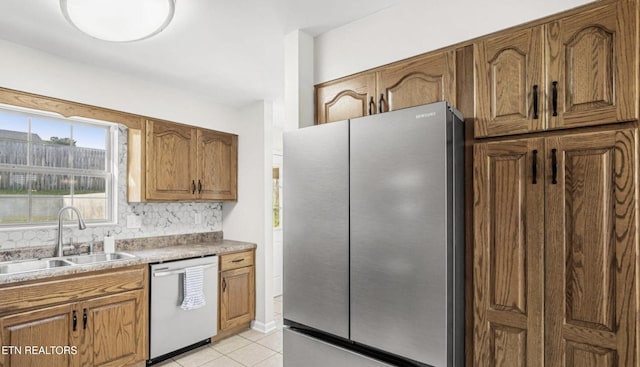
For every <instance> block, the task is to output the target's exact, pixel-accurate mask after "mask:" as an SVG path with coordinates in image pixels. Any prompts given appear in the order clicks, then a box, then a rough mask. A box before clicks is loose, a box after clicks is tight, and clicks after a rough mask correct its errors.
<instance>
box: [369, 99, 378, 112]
mask: <svg viewBox="0 0 640 367" xmlns="http://www.w3.org/2000/svg"><path fill="white" fill-rule="evenodd" d="M375 107H376V103H375V102H374V101H373V97H371V99H370V100H369V115H373V109H374V108H375Z"/></svg>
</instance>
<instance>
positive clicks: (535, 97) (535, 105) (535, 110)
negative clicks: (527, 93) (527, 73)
mask: <svg viewBox="0 0 640 367" xmlns="http://www.w3.org/2000/svg"><path fill="white" fill-rule="evenodd" d="M533 118H534V119H538V86H537V85H534V86H533Z"/></svg>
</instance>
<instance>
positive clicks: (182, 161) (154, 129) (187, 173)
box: [146, 120, 197, 200]
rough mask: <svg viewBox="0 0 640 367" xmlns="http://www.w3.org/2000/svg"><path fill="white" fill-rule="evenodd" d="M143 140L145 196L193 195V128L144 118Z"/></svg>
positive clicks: (172, 197)
mask: <svg viewBox="0 0 640 367" xmlns="http://www.w3.org/2000/svg"><path fill="white" fill-rule="evenodd" d="M146 143H147V144H146V163H147V165H146V168H147V172H146V181H147V192H146V197H147V199H149V200H189V199H194V180H195V179H196V176H195V174H194V173H195V171H196V150H197V144H196V129H195V128H192V127H190V126H184V125H178V124H172V123H168V122H161V121H153V120H147V123H146Z"/></svg>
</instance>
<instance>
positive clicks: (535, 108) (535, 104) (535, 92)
mask: <svg viewBox="0 0 640 367" xmlns="http://www.w3.org/2000/svg"><path fill="white" fill-rule="evenodd" d="M533 118H534V119H536V120H537V119H538V86H537V85H534V86H533ZM534 183H535V182H534Z"/></svg>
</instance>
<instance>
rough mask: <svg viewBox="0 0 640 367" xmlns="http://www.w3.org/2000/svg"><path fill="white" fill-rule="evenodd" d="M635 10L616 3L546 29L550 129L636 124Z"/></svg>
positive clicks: (630, 3) (623, 0) (632, 3)
mask: <svg viewBox="0 0 640 367" xmlns="http://www.w3.org/2000/svg"><path fill="white" fill-rule="evenodd" d="M635 6H636V5H635V1H628V0H621V1H616V2H612V3H610V4H608V5H605V6H602V7H599V8H596V9H593V10H590V11H587V12H583V13H580V14H576V15H574V16H570V17H567V18H564V19H561V20H559V21H556V22H552V23H550V24H548V25H547V26H546V35H547V53H546V54H547V63H548V68H549V69H548V72H547V80H546V87H547V89H548V92H547V93H548V94H547V103H548V109H547V110H548V111H549V115H548V117H549V127H550V128H552V129H553V128H567V127H574V126H584V125H596V124H605V123H615V122H618V121H629V120H634V119H636V117H637V107H636V106H637V92H636V83H637V74H636V69H637V66H636V63H637V52H636V51H635V50H636V49H637V39H636V38H637V35H636V10H635ZM553 83H556V84H555V88H556V90H557V98H556V101H557V102H556V110H557V115H554V114H553V111H554V102H553V101H554V98H553V95H554V93H553Z"/></svg>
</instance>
